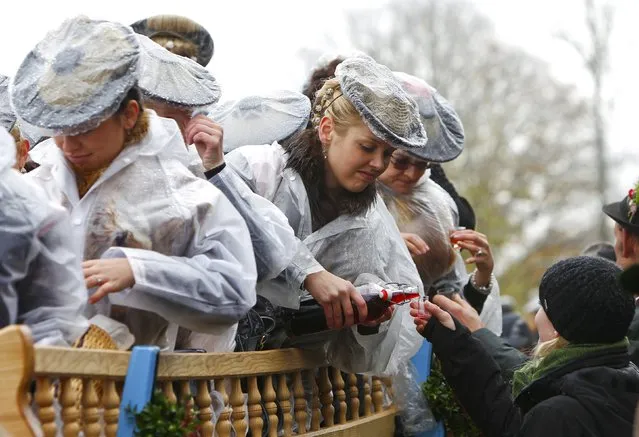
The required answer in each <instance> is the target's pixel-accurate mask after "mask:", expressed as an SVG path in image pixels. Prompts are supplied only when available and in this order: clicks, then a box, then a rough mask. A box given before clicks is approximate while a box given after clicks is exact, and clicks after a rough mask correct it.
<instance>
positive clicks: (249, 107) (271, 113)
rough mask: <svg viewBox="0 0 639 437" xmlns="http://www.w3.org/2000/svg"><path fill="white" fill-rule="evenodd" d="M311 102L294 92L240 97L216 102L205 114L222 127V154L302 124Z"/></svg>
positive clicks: (267, 140) (283, 134)
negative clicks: (219, 102) (207, 113)
mask: <svg viewBox="0 0 639 437" xmlns="http://www.w3.org/2000/svg"><path fill="white" fill-rule="evenodd" d="M310 112H311V102H310V101H309V100H308V98H307V97H306V96H304V95H303V94H300V93H297V92H295V91H284V90H282V91H276V92H273V93H270V94H264V95H259V96H258V95H254V96H247V97H243V98H241V99H239V100H234V101H228V102H224V103H222V104H219V105H216V106H215V107H213V108H212V109H211V111H210V112H209V117H210V118H211V119H213V120H214V121H215V122H216V123H219V124H220V125H221V126H222V127H223V128H224V153H228V152H230V151H231V150H234V149H236V148H237V147H241V146H246V145H257V144H271V143H273V142H274V141H281V140H283V139H286V138H288V137H290V136H291V135H293V134H294V133H296V132H298V131H299V130H301V129H304V128H305V127H306V124H307V123H308V119H309V116H310Z"/></svg>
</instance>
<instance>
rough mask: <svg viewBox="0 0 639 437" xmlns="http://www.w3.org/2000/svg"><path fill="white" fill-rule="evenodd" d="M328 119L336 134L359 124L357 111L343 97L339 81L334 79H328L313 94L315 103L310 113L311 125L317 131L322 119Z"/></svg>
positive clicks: (360, 120)
mask: <svg viewBox="0 0 639 437" xmlns="http://www.w3.org/2000/svg"><path fill="white" fill-rule="evenodd" d="M324 116H327V117H330V118H331V119H332V120H333V122H334V123H335V129H336V130H337V131H338V132H340V133H341V132H343V131H345V130H346V129H347V128H348V127H350V126H352V125H354V124H361V123H362V118H361V117H360V115H359V113H358V112H357V109H355V107H354V106H353V104H352V103H351V102H350V101H349V100H348V98H346V96H344V93H343V92H342V88H341V87H340V84H339V80H338V79H336V78H332V79H328V80H327V81H326V82H324V85H323V86H322V88H320V89H319V91H317V93H316V94H315V102H314V103H313V109H312V113H311V123H312V124H313V127H314V128H315V129H317V128H318V127H319V124H320V121H321V120H322V117H324Z"/></svg>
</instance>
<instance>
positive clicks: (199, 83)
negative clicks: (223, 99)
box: [137, 35, 221, 108]
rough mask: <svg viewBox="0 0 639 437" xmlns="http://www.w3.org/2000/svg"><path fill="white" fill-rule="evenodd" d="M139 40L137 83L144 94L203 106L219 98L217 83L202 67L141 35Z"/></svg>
mask: <svg viewBox="0 0 639 437" xmlns="http://www.w3.org/2000/svg"><path fill="white" fill-rule="evenodd" d="M137 38H138V40H139V43H140V67H139V68H140V73H139V75H140V80H139V81H138V87H139V88H140V90H141V91H142V94H144V96H145V97H146V98H149V99H151V100H155V101H160V102H164V103H167V104H169V105H174V106H178V107H185V108H196V107H205V106H209V105H213V104H215V103H217V101H218V100H219V99H220V94H221V91H220V86H219V85H218V83H217V81H216V80H215V77H213V75H212V74H211V73H210V72H209V71H208V70H207V69H206V68H204V67H202V66H201V65H200V64H198V63H197V62H195V61H192V60H190V59H188V58H185V57H184V56H178V55H175V54H173V53H171V52H170V51H168V50H167V49H165V48H164V47H162V46H161V45H159V44H156V43H155V42H153V41H152V40H151V39H149V38H147V37H146V36H144V35H137Z"/></svg>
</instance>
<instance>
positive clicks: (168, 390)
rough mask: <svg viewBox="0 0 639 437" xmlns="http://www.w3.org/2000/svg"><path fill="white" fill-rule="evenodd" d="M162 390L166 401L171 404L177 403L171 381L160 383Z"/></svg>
mask: <svg viewBox="0 0 639 437" xmlns="http://www.w3.org/2000/svg"><path fill="white" fill-rule="evenodd" d="M162 392H163V393H164V396H165V397H166V400H167V401H169V402H170V403H171V404H177V396H175V390H173V381H164V382H163V383H162Z"/></svg>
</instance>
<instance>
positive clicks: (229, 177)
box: [209, 167, 299, 282]
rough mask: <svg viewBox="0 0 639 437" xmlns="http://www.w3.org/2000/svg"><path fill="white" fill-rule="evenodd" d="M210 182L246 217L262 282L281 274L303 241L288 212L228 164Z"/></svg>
mask: <svg viewBox="0 0 639 437" xmlns="http://www.w3.org/2000/svg"><path fill="white" fill-rule="evenodd" d="M209 182H211V183H212V184H213V185H215V186H216V187H217V188H218V189H219V190H220V191H222V193H224V195H225V196H226V197H227V198H228V199H229V200H230V201H231V203H232V204H233V206H235V208H236V209H237V211H238V212H239V213H240V215H241V216H242V217H243V218H244V220H245V221H246V224H247V226H248V229H249V233H250V234H251V242H252V243H253V251H254V253H255V264H256V267H257V280H258V282H259V281H264V280H269V279H273V278H275V277H277V276H278V275H279V274H280V273H281V272H282V271H283V270H284V269H285V268H286V267H287V266H288V265H289V264H290V263H291V260H292V259H293V256H294V255H295V252H296V248H297V241H299V240H297V239H296V238H295V234H294V233H293V229H292V228H291V227H290V226H289V224H288V220H287V219H286V216H284V214H282V211H280V210H279V209H278V208H277V207H276V206H275V205H273V204H272V203H271V202H269V201H268V200H266V199H265V198H264V197H262V196H259V195H257V194H255V193H253V192H252V191H251V190H250V189H249V188H248V186H247V185H246V184H245V183H244V181H243V180H242V178H240V177H239V176H238V175H237V174H236V173H235V171H234V170H233V169H232V168H228V167H226V168H225V169H224V170H222V171H221V172H220V173H218V174H217V175H215V176H213V178H211V179H210V181H209ZM296 240H297V241H296Z"/></svg>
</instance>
